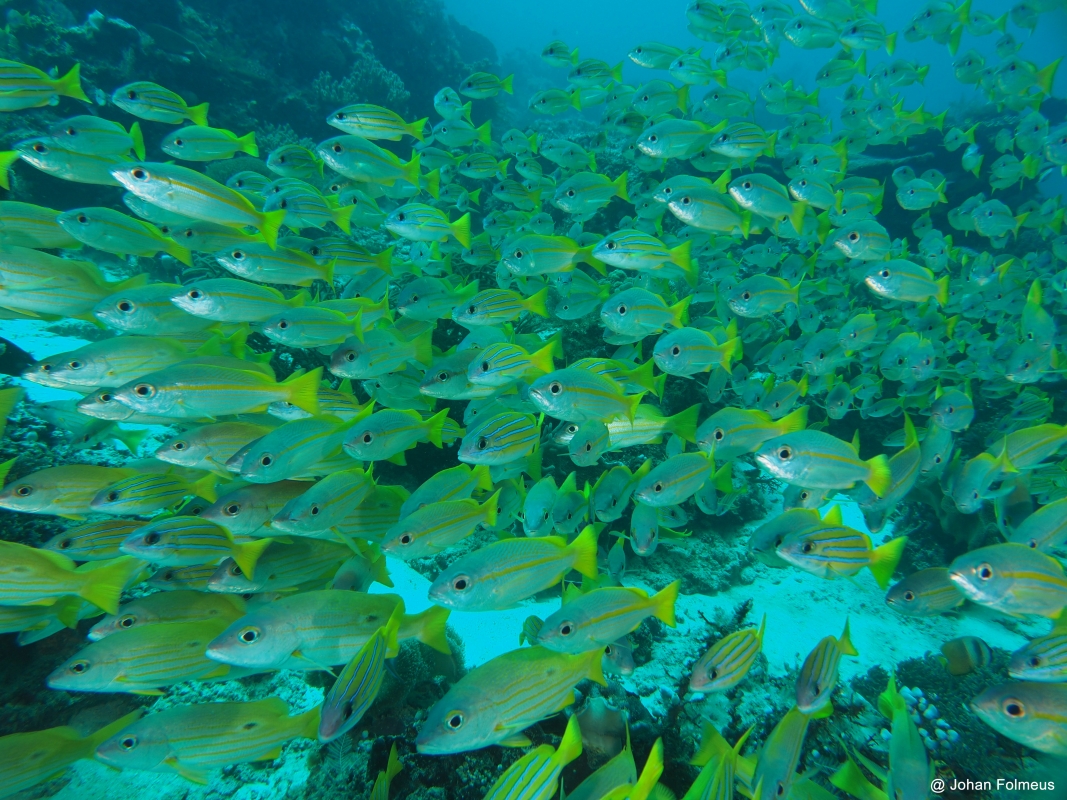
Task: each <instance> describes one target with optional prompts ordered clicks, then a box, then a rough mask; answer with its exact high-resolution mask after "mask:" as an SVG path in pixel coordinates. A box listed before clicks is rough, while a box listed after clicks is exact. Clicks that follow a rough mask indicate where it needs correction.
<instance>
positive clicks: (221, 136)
mask: <svg viewBox="0 0 1067 800" xmlns="http://www.w3.org/2000/svg"><path fill="white" fill-rule="evenodd" d="M159 147H160V149H161V150H162V151H163V152H164V153H166V154H167V155H168V156H174V158H180V159H182V160H183V161H216V160H218V159H223V158H231V157H233V156H234V155H236V154H237V153H247V154H248V155H250V156H252V157H253V158H258V157H259V147H258V146H257V145H256V134H255V131H252V132H250V133H246V134H245V135H244V136H238V135H237V134H235V133H233V132H232V131H228V130H226V129H224V128H211V127H209V126H207V125H186V126H185V127H182V128H178V130H176V131H173V132H172V133H169V134H167V136H165V137H164V138H163V141H162V142H161V143H160V145H159Z"/></svg>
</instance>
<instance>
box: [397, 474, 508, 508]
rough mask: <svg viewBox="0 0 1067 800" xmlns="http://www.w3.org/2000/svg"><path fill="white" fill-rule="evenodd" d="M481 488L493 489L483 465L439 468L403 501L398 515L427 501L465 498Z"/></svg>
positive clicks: (427, 502)
mask: <svg viewBox="0 0 1067 800" xmlns="http://www.w3.org/2000/svg"><path fill="white" fill-rule="evenodd" d="M477 489H481V490H483V491H487V492H490V491H492V490H493V481H492V480H491V479H490V477H489V468H488V467H486V466H485V465H478V466H476V467H473V468H471V467H468V466H467V465H466V464H460V465H459V466H457V467H452V468H451V469H446V470H441V471H439V472H436V473H434V474H433V475H432V476H431V477H430V478H428V479H427V480H426V481H425V482H424V483H423V484H422V485H421V486H420V487H419V488H418V489H416V490H415V491H414V492H412V493H411V497H409V498H408V499H407V500H405V501H404V505H403V506H401V508H400V516H401V517H406V516H407V515H408V514H410V513H412V512H413V511H416V510H417V509H419V508H422V507H423V506H425V505H427V504H429V503H442V502H444V501H446V500H465V499H467V498H468V497H470V496H471V495H472V494H473V493H474V492H475V490H477Z"/></svg>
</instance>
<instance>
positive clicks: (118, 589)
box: [0, 541, 144, 613]
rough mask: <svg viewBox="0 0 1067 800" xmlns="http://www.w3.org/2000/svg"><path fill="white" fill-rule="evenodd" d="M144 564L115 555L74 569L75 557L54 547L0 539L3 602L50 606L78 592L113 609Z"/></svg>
mask: <svg viewBox="0 0 1067 800" xmlns="http://www.w3.org/2000/svg"><path fill="white" fill-rule="evenodd" d="M143 566H144V564H143V562H140V561H138V560H137V559H134V558H116V559H113V560H111V561H107V562H104V563H101V564H100V565H99V566H97V567H96V568H95V569H75V567H74V562H73V561H71V560H70V559H69V558H67V557H66V556H64V555H60V554H59V553H55V552H53V551H51V550H40V549H37V548H35V547H29V546H27V545H24V544H17V543H15V542H5V541H0V605H4V606H30V605H43V606H47V605H52V604H53V603H55V602H56V600H58V599H59V598H61V597H66V596H71V595H76V596H79V597H82V598H84V599H86V600H88V601H89V602H90V603H94V604H95V605H97V606H99V607H100V608H102V609H104V610H105V611H107V612H109V613H114V612H115V609H116V608H118V601H119V595H120V594H121V593H122V591H123V589H125V588H126V584H127V583H128V582H129V581H130V579H131V578H133V577H134V576H135V575H137V574H138V573H140V571H141V569H142V567H143Z"/></svg>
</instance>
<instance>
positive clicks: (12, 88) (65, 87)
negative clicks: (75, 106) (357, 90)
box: [0, 58, 89, 105]
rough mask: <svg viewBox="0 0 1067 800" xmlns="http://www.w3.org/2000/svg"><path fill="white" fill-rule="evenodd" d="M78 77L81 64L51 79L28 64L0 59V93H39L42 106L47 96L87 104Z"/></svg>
mask: <svg viewBox="0 0 1067 800" xmlns="http://www.w3.org/2000/svg"><path fill="white" fill-rule="evenodd" d="M80 75H81V64H75V65H74V66H73V67H71V68H70V71H69V72H68V73H67V74H66V75H64V76H63V77H61V78H53V77H51V76H50V75H48V74H47V73H45V72H42V71H41V70H39V69H37V68H36V67H31V66H30V65H29V64H22V63H20V62H18V61H10V60H8V59H6V58H4V59H0V91H4V92H36V93H39V94H41V95H42V96H43V98H44V100H43V102H42V105H47V104H48V98H49V96H55V95H60V96H63V97H73V98H74V99H76V100H81V101H83V102H86V103H88V102H89V98H88V97H86V95H85V92H83V91H82V88H81V78H80Z"/></svg>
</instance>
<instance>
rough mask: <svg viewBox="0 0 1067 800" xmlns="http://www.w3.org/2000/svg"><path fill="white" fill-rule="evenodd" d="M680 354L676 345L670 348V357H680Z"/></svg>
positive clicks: (679, 349) (680, 351)
mask: <svg viewBox="0 0 1067 800" xmlns="http://www.w3.org/2000/svg"><path fill="white" fill-rule="evenodd" d="M681 354H682V348H680V347H679V346H678V345H675V346H674V347H672V348H671V355H672V356H680V355H681Z"/></svg>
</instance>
